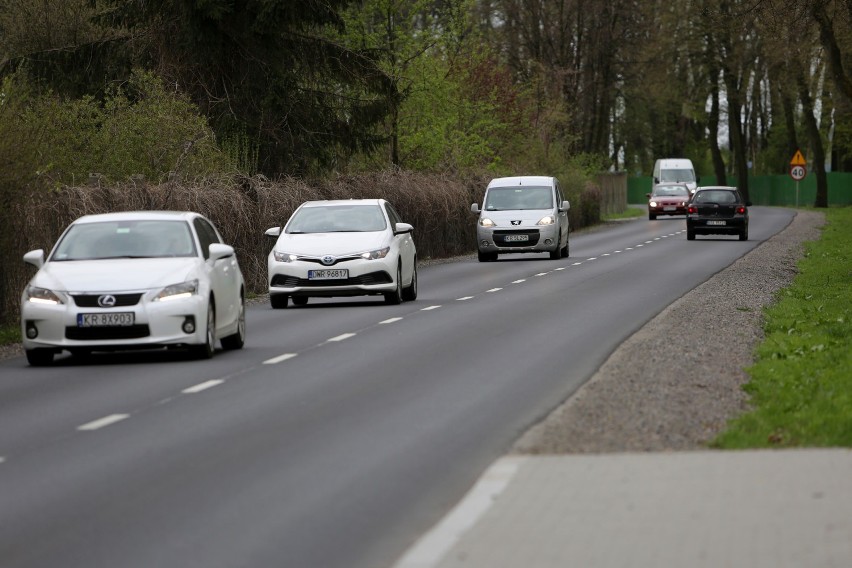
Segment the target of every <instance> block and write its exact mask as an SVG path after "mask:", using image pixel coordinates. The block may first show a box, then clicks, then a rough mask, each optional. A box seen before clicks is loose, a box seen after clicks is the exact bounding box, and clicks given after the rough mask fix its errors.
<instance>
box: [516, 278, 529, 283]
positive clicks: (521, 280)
mask: <svg viewBox="0 0 852 568" xmlns="http://www.w3.org/2000/svg"><path fill="white" fill-rule="evenodd" d="M526 281H527V279H526V278H521V279H520V280H514V281H513V282H512V284H520V283H521V282H526Z"/></svg>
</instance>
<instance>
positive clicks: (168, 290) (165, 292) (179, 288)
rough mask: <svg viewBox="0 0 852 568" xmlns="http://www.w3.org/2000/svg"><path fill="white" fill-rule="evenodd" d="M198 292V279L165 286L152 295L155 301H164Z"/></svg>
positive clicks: (179, 298)
mask: <svg viewBox="0 0 852 568" xmlns="http://www.w3.org/2000/svg"><path fill="white" fill-rule="evenodd" d="M197 293H198V280H187V281H186V282H181V283H180V284H172V285H171V286H166V287H165V288H163V289H162V290H160V293H159V294H157V295H156V296H155V297H154V301H155V302H165V301H167V300H181V299H184V298H189V297H190V296H192V295H193V294H197Z"/></svg>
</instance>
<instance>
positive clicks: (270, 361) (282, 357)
mask: <svg viewBox="0 0 852 568" xmlns="http://www.w3.org/2000/svg"><path fill="white" fill-rule="evenodd" d="M296 355H298V353H284V354H283V355H279V356H278V357H273V358H272V359H267V360H266V361H264V362H263V364H264V365H275V364H276V363H280V362H282V361H286V360H287V359H292V358H293V357H295V356H296Z"/></svg>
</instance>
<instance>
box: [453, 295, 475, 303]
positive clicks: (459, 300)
mask: <svg viewBox="0 0 852 568" xmlns="http://www.w3.org/2000/svg"><path fill="white" fill-rule="evenodd" d="M472 299H473V296H464V297H462V298H456V302H464V301H465V300H472Z"/></svg>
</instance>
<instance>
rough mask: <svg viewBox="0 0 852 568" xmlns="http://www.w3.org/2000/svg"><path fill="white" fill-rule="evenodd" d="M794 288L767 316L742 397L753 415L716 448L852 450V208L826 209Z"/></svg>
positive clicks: (743, 419) (718, 441)
mask: <svg viewBox="0 0 852 568" xmlns="http://www.w3.org/2000/svg"><path fill="white" fill-rule="evenodd" d="M826 220H827V223H826V226H825V228H824V231H823V234H822V238H821V239H820V240H818V241H814V242H810V243H806V254H805V257H804V258H803V259H802V260H801V261H800V262H799V274H798V275H797V276H796V278H795V279H794V281H793V283H792V285H791V286H790V287H788V288H786V289H784V290H783V291H782V292H781V294H780V295H779V299H778V302H777V303H775V304H774V305H773V306H771V307H769V308H767V309H766V310H765V316H766V324H765V334H766V336H765V340H764V341H763V342H762V343H761V345H760V346H759V347H758V348H757V351H756V362H755V364H754V365H752V366H751V367H750V368H749V369H748V372H749V374H750V376H751V380H750V381H749V383H748V384H746V385H745V387H744V388H745V390H746V391H747V392H748V393H749V394H750V395H751V403H752V407H753V410H751V411H750V412H748V413H746V414H744V415H742V416H740V417H738V418H737V419H735V420H733V421H731V423H730V424H728V428H727V430H726V431H725V432H723V433H722V434H721V435H719V437H718V438H717V439H716V440H715V441H714V442H713V444H712V446H713V447H717V448H725V449H738V448H779V447H832V446H833V447H838V446H840V447H850V446H852V285H850V284H852V207H845V208H837V209H834V208H832V209H828V210H827V211H826Z"/></svg>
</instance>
